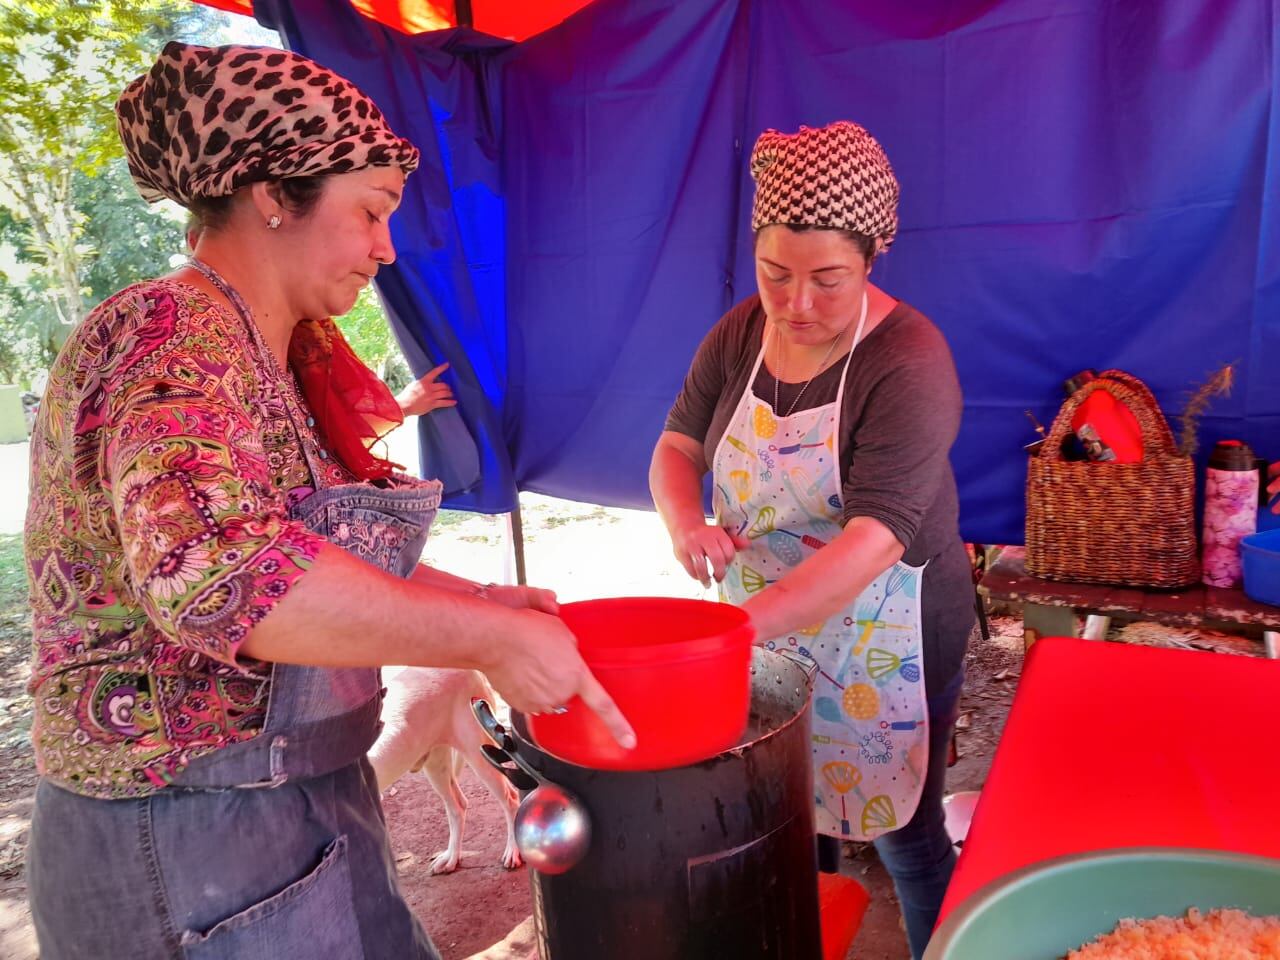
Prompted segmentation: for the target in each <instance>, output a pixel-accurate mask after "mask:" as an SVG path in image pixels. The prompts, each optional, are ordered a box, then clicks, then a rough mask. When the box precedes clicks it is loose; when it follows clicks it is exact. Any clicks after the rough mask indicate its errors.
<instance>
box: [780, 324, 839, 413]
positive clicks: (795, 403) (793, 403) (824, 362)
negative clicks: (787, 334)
mask: <svg viewBox="0 0 1280 960" xmlns="http://www.w3.org/2000/svg"><path fill="white" fill-rule="evenodd" d="M843 336H844V334H843V333H842V334H840V336H838V337H836V338H835V339H834V340H832V341H831V346H829V347H827V353H826V355H825V356H824V357H823V358H822V361H821V362H820V363H819V364H818V368H817V370H816V371H814V374H813V377H810V378H809V379H808V380H806V381H805V382H804V386H803V387H801V388H800V392H799V393H797V394H796V395H795V399H793V400H792V401H791V406H790V407H788V408H787V412H786V413H782V412H781V410H780V408H779V406H778V396H779V391H780V389H781V384H780V383H779V378H778V377H774V378H773V409H774V412H775V413H777V414H778V416H780V417H783V418H786V417H789V416H791V414H793V413H794V412H795V409H796V407H797V406H799V405H800V398H801V397H803V396H804V392H805V391H806V390H808V389H809V384H811V383H813V379H814V377H816V376H817V375H818V374H819V373H821V372H822V370H823V368H824V367H826V365H827V361H828V360H830V359H831V352H832V351H833V350H835V348H836V344H837V343H839V342H840V337H843ZM778 346H779V347H781V346H782V341H781V339H779V341H778ZM778 352H779V356H778V367H779V371H778V372H779V373H782V372H783V371H782V369H781V367H782V356H781V352H782V351H781V350H779V351H778Z"/></svg>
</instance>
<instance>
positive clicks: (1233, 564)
mask: <svg viewBox="0 0 1280 960" xmlns="http://www.w3.org/2000/svg"><path fill="white" fill-rule="evenodd" d="M1257 527H1258V466H1257V462H1256V461H1255V460H1254V456H1253V451H1252V450H1250V449H1249V446H1248V444H1246V443H1244V442H1242V441H1240V440H1221V441H1219V442H1218V444H1217V445H1216V446H1215V447H1214V448H1213V453H1212V454H1210V456H1209V466H1208V469H1207V470H1206V471H1205V482H1204V533H1203V536H1202V537H1201V542H1202V544H1203V546H1204V563H1203V567H1204V575H1203V576H1202V578H1201V579H1203V580H1204V582H1205V583H1207V584H1208V585H1209V586H1211V587H1238V586H1240V582H1241V575H1242V571H1241V568H1240V538H1241V537H1244V536H1247V535H1248V534H1251V533H1253V532H1254V531H1255V530H1256V529H1257Z"/></svg>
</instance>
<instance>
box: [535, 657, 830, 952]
mask: <svg viewBox="0 0 1280 960" xmlns="http://www.w3.org/2000/svg"><path fill="white" fill-rule="evenodd" d="M662 695H663V694H662V691H661V690H654V691H653V696H655V697H661V696H662ZM809 706H810V687H809V679H808V677H807V676H806V671H805V669H804V668H803V667H802V666H801V665H799V664H798V663H797V662H795V661H793V660H791V659H788V658H787V657H784V656H782V655H780V654H777V653H771V652H769V651H766V650H761V649H757V650H756V651H755V652H754V654H753V657H752V690H751V721H750V724H749V726H748V728H747V733H746V734H745V735H744V739H743V743H742V745H741V746H738V747H735V748H734V749H733V750H729V751H727V752H725V753H722V754H720V755H719V756H716V757H714V758H712V759H710V760H707V761H704V762H702V763H698V764H694V765H692V766H688V767H679V768H677V769H674V770H660V771H656V772H651V773H637V772H630V771H608V770H591V769H588V768H586V767H580V766H577V765H576V764H572V763H567V762H565V761H563V760H560V759H559V758H557V757H555V756H552V755H550V754H547V753H544V752H543V751H541V750H539V749H538V747H537V746H535V745H534V744H533V743H532V741H531V740H530V739H529V734H528V728H527V726H526V725H525V722H524V718H523V717H521V716H519V715H518V714H516V715H513V717H512V725H513V726H514V728H515V741H516V744H517V745H518V749H519V753H520V754H521V755H523V757H524V758H525V760H526V761H527V762H528V764H529V765H530V766H531V767H533V768H534V769H535V770H536V771H537V772H538V773H539V774H541V775H542V776H543V777H544V778H545V779H546V780H548V781H550V782H552V783H555V784H558V785H559V786H561V787H564V788H565V789H566V790H568V791H569V792H571V793H573V794H575V795H576V796H577V797H578V799H579V800H581V801H582V803H583V805H584V806H585V807H586V808H587V812H588V814H589V816H590V818H591V831H592V832H591V845H590V848H589V849H588V851H587V853H586V855H585V856H584V858H583V859H582V860H581V861H580V862H579V863H578V864H577V865H576V866H574V867H572V868H571V869H570V870H568V871H567V872H566V873H563V874H560V875H558V876H547V875H544V874H540V873H536V872H533V871H530V876H531V877H532V879H533V904H534V919H535V923H536V925H537V930H538V940H539V944H538V945H539V951H540V953H541V957H542V960H631V958H635V960H641V958H643V960H668V958H669V960H677V958H678V960H694V958H703V957H706V958H717V960H721V958H733V960H754V958H759V960H765V958H777V960H808V958H818V957H820V956H821V935H820V930H819V924H818V879H817V864H816V862H815V853H814V850H815V847H814V832H813V767H812V763H811V758H810V742H809ZM670 708H671V709H672V710H679V711H681V712H682V713H684V714H686V715H687V716H688V718H689V723H690V724H694V723H697V722H698V719H697V714H698V705H697V704H696V703H673V704H671V705H670Z"/></svg>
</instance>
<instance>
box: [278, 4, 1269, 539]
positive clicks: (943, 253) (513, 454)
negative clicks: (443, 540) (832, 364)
mask: <svg viewBox="0 0 1280 960" xmlns="http://www.w3.org/2000/svg"><path fill="white" fill-rule="evenodd" d="M258 8H259V17H260V19H262V20H263V22H264V23H267V24H268V25H270V26H274V27H276V28H277V29H280V30H282V32H283V33H284V34H285V35H286V36H287V37H288V39H289V42H290V44H291V45H292V46H294V48H295V49H298V50H300V51H302V52H305V53H307V54H309V55H311V56H314V57H316V58H317V59H319V60H321V61H322V62H324V63H327V64H329V65H330V66H332V67H333V68H334V69H336V70H338V71H340V72H342V73H343V74H345V75H347V76H349V77H350V78H351V79H353V80H355V81H356V82H357V83H358V84H359V85H360V86H361V87H363V88H365V89H366V90H367V92H369V93H370V94H371V95H372V96H373V97H374V98H375V99H376V100H377V101H378V102H379V104H381V105H382V106H383V107H384V109H385V110H386V112H387V114H388V115H389V116H390V118H391V121H392V123H393V125H394V126H395V128H396V129H397V130H398V131H401V132H402V133H403V134H404V135H406V136H408V137H410V138H411V139H413V140H414V141H415V142H416V143H418V144H419V146H421V147H423V149H424V154H425V161H424V164H423V171H422V172H420V173H419V174H417V175H415V176H414V177H413V178H411V179H410V195H409V197H407V199H406V204H405V209H404V212H403V213H402V214H401V215H400V216H399V218H398V224H397V226H396V239H397V241H398V242H399V244H400V261H399V263H398V264H397V265H396V267H395V268H394V269H393V270H390V271H384V274H383V276H381V277H380V280H379V283H380V291H381V293H382V295H383V297H384V300H385V302H386V303H387V304H388V307H389V308H390V310H391V312H392V315H393V317H394V319H395V323H396V326H397V330H398V332H399V333H400V335H401V338H402V342H404V343H405V345H406V349H407V352H408V353H409V356H410V358H411V360H413V362H414V364H415V366H416V367H419V368H425V366H426V365H428V364H429V363H430V362H432V361H436V362H438V361H439V360H441V359H446V360H449V361H450V362H451V363H452V364H453V367H454V371H455V372H456V373H457V374H458V379H457V380H456V381H455V388H456V389H457V390H458V392H459V396H460V400H461V403H460V406H459V412H460V413H459V416H458V417H456V418H455V419H452V420H441V421H439V422H437V423H434V424H433V423H428V424H427V425H426V426H425V427H424V429H425V430H427V431H429V432H433V435H432V436H429V437H428V438H427V439H428V440H429V441H431V444H430V445H429V447H428V453H427V458H428V461H429V462H428V469H431V470H432V471H433V472H443V473H444V474H445V475H446V478H447V480H448V481H449V483H450V486H451V489H452V490H453V491H454V492H452V493H451V494H450V496H449V499H448V505H450V506H454V507H460V508H466V509H478V510H484V511H492V512H496V511H503V510H507V509H510V508H511V507H512V506H513V504H514V502H515V501H514V498H515V492H516V490H517V489H520V490H536V491H540V492H545V493H550V494H555V495H558V496H565V497H570V498H574V499H579V500H588V501H595V502H600V503H606V504H618V505H627V506H646V505H648V493H647V489H646V481H645V472H646V465H647V461H648V456H649V452H650V450H651V449H652V445H653V442H654V440H655V439H656V437H657V434H658V432H659V430H660V429H661V426H662V421H663V416H664V414H665V411H666V408H667V406H668V405H669V403H670V401H671V399H672V397H673V396H674V394H675V391H676V389H677V388H678V386H679V383H680V380H681V378H682V376H683V374H684V371H685V369H686V367H687V365H688V361H689V359H690V357H691V356H692V354H693V351H694V349H695V347H696V345H697V343H698V341H699V340H700V339H701V337H702V335H703V334H704V333H705V332H706V330H707V329H708V328H709V327H710V326H711V324H712V323H714V322H715V320H716V319H717V318H718V317H719V315H720V314H721V313H722V312H723V311H724V310H725V309H727V308H728V306H729V305H731V304H732V303H733V302H735V301H736V300H739V299H741V298H742V297H744V296H746V295H747V294H749V293H750V292H752V290H753V288H754V274H753V270H752V264H751V245H750V236H749V227H748V219H749V214H750V197H751V182H750V178H749V176H748V175H747V171H746V157H747V154H748V153H749V151H750V147H751V144H752V142H753V141H754V139H755V136H756V135H757V134H758V133H759V131H760V130H761V129H763V128H765V127H777V128H780V129H794V128H796V127H798V126H799V125H800V124H810V125H817V124H823V123H827V122H829V121H832V120H835V119H840V118H847V119H853V120H856V121H858V122H860V123H862V124H864V125H865V126H866V127H867V128H868V129H870V130H871V131H872V133H874V134H875V135H876V136H877V137H878V138H879V139H880V140H881V142H882V143H884V145H885V148H886V149H887V151H888V153H889V157H890V159H891V160H892V162H893V164H894V167H895V169H896V170H897V173H898V176H899V179H900V180H901V182H902V210H901V220H902V224H903V229H902V232H901V234H900V236H899V240H898V242H897V243H896V244H895V246H894V249H893V251H892V253H891V254H890V256H888V257H887V258H885V259H884V261H883V262H882V263H881V264H878V265H877V267H876V271H875V274H874V275H873V276H874V279H875V280H876V282H878V283H879V284H880V285H881V286H883V287H884V288H885V289H887V290H888V291H889V292H890V293H893V294H894V295H896V296H899V297H901V298H902V299H905V300H907V301H909V302H911V303H912V304H914V305H915V306H916V307H918V308H919V309H921V310H923V311H924V312H925V313H927V314H928V315H929V316H931V317H932V318H933V319H934V321H935V322H936V323H938V325H939V326H940V327H941V328H942V329H943V330H944V332H945V333H946V334H947V337H948V339H949V341H950V342H951V345H952V349H953V351H954V353H955V356H956V360H957V364H958V367H959V370H960V376H961V381H962V383H963V386H964V390H965V417H964V423H963V427H962V431H961V436H960V439H959V440H958V441H957V444H956V446H955V448H954V449H953V451H952V459H953V462H954V464H955V466H956V471H957V476H958V478H959V481H960V492H961V501H962V511H961V523H962V530H963V533H964V535H965V537H966V538H968V539H972V540H979V541H983V542H998V543H1017V542H1021V540H1022V485H1023V482H1024V478H1025V468H1026V466H1025V459H1024V456H1023V453H1022V445H1023V444H1025V443H1027V442H1029V441H1030V440H1032V439H1034V434H1032V433H1031V430H1030V425H1029V424H1028V422H1027V419H1026V417H1025V415H1024V413H1023V411H1024V410H1027V409H1031V410H1032V411H1033V412H1034V413H1035V415H1036V416H1037V417H1038V418H1039V419H1040V420H1041V421H1042V422H1044V423H1046V424H1048V422H1049V421H1050V420H1051V418H1052V416H1053V413H1054V411H1055V409H1056V407H1057V404H1058V402H1059V400H1060V399H1061V387H1060V383H1061V381H1062V380H1063V379H1064V378H1065V377H1067V376H1069V375H1070V374H1073V373H1075V372H1076V371H1077V370H1079V369H1080V368H1082V367H1086V366H1092V367H1096V368H1099V369H1101V368H1105V367H1111V366H1116V367H1121V368H1124V369H1126V370H1129V371H1130V372H1132V373H1134V374H1136V375H1138V376H1140V377H1142V378H1143V379H1145V380H1146V381H1147V382H1148V383H1149V384H1150V385H1151V386H1152V388H1153V389H1154V390H1155V391H1156V393H1157V396H1158V397H1159V398H1160V399H1161V401H1162V403H1163V405H1164V407H1165V410H1166V413H1168V414H1169V415H1170V416H1171V417H1174V416H1176V414H1177V413H1178V412H1179V411H1180V410H1181V408H1182V405H1183V402H1184V400H1185V394H1186V391H1187V390H1188V388H1189V387H1191V386H1192V385H1193V384H1195V383H1197V382H1199V381H1201V380H1203V379H1204V377H1205V376H1206V375H1207V374H1208V373H1209V372H1211V371H1212V370H1213V369H1215V368H1216V367H1217V366H1219V365H1220V364H1221V363H1223V362H1226V361H1230V360H1238V361H1240V368H1239V372H1240V380H1239V384H1240V385H1239V388H1238V389H1237V390H1236V392H1235V394H1234V395H1233V396H1232V397H1231V398H1229V399H1225V400H1219V401H1217V402H1216V403H1215V405H1214V407H1213V409H1212V413H1211V416H1210V417H1208V418H1206V420H1205V421H1204V422H1203V424H1202V427H1201V448H1202V450H1207V449H1208V448H1209V447H1211V446H1212V443H1213V441H1215V440H1217V439H1219V438H1222V437H1226V436H1236V437H1240V438H1241V439H1244V440H1247V441H1248V442H1250V443H1251V444H1252V445H1253V446H1254V447H1255V449H1257V450H1258V451H1259V453H1261V454H1264V455H1270V456H1272V457H1280V430H1278V429H1277V428H1278V427H1280V378H1277V377H1275V376H1272V375H1268V374H1267V370H1269V369H1273V368H1275V367H1276V366H1277V365H1278V364H1280V282H1278V281H1280V246H1278V245H1277V239H1276V232H1275V229H1276V228H1275V226H1274V221H1275V220H1276V217H1275V212H1276V210H1277V201H1278V200H1280V195H1278V194H1277V190H1278V189H1280V188H1278V186H1277V175H1276V172H1275V169H1276V164H1275V162H1274V160H1273V158H1272V153H1273V151H1274V145H1275V144H1276V143H1277V135H1280V126H1278V123H1280V122H1278V121H1277V116H1276V108H1275V93H1276V80H1275V78H1276V76H1277V70H1276V62H1275V61H1276V56H1277V43H1276V27H1275V22H1276V17H1275V9H1274V4H1270V3H1257V4H1221V3H1216V2H1214V0H1159V2H1154V3H1150V4H1143V5H1141V9H1137V8H1135V6H1134V5H1132V4H1126V3H1123V2H1119V0H1114V2H1100V0H1092V2H1086V0H1077V2H1067V0H1062V2H1046V3H1034V4H1032V3H1025V2H996V0H987V2H976V0H974V2H954V0H947V2H944V0H925V2H921V3H915V4H910V5H902V4H884V3H881V2H877V0H809V2H806V3H804V4H796V3H788V2H784V0H597V2H596V3H594V4H592V5H590V6H589V7H587V8H586V9H584V10H583V11H581V12H580V13H578V14H577V15H575V16H573V17H571V18H570V19H569V20H567V21H565V22H564V23H563V24H561V25H560V26H558V27H556V28H554V29H552V30H550V31H547V32H546V33H544V34H541V35H539V36H536V37H533V38H531V39H530V40H527V41H525V42H523V43H520V44H515V45H509V44H504V43H501V42H498V41H486V40H484V38H481V37H479V35H476V34H473V33H469V32H466V31H451V32H449V33H446V34H438V35H425V36H421V37H417V38H407V37H403V36H400V35H398V34H392V33H390V32H388V31H384V30H381V29H380V28H377V27H372V26H371V25H369V24H368V22H367V21H363V20H362V19H361V18H359V17H358V16H356V15H354V14H352V13H351V11H350V8H349V7H348V6H347V5H346V3H345V2H343V0H305V2H304V0H298V2H293V3H286V2H284V0H273V2H272V3H262V2H260V3H259V4H258ZM426 419H427V420H428V421H432V420H434V418H426ZM472 441H474V443H472Z"/></svg>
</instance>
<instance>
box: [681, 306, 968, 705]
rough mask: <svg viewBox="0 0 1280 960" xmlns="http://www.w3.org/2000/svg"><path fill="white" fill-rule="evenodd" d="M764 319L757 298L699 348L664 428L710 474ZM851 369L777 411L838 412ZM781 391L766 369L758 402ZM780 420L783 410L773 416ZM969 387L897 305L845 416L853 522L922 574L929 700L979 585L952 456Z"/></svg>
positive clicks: (941, 344) (847, 507) (851, 386)
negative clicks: (696, 449)
mask: <svg viewBox="0 0 1280 960" xmlns="http://www.w3.org/2000/svg"><path fill="white" fill-rule="evenodd" d="M764 325H765V315H764V309H763V308H762V307H761V305H760V298H759V297H758V296H751V297H748V298H747V299H746V300H744V301H742V302H741V303H739V304H738V305H737V306H735V307H734V308H733V309H731V310H730V311H729V312H728V313H726V314H725V315H724V316H723V317H721V318H720V320H719V322H718V323H717V324H716V325H715V326H714V327H713V328H712V329H711V332H710V333H708V334H707V336H706V338H705V339H704V340H703V341H702V344H701V346H699V347H698V352H697V353H696V354H695V355H694V358H693V364H692V366H691V367H690V369H689V373H688V375H687V376H686V377H685V381H684V386H683V387H682V388H681V390H680V394H679V396H678V397H677V398H676V402H675V405H674V406H673V407H672V408H671V412H670V413H669V414H668V415H667V424H666V429H668V430H672V431H674V432H676V433H682V434H684V435H685V436H688V437H692V438H693V439H695V440H698V441H700V442H701V443H702V445H703V451H704V456H705V457H706V463H707V467H708V469H710V465H711V463H712V459H713V457H714V455H715V449H716V446H717V444H719V442H720V438H721V437H722V436H723V435H724V431H725V429H726V427H727V426H728V423H729V420H730V418H731V417H732V416H733V412H734V410H735V409H736V408H737V406H738V401H739V400H741V398H742V395H743V392H744V391H745V390H746V388H747V380H748V378H749V377H750V376H751V370H752V368H753V367H754V366H755V363H756V359H757V357H758V356H759V354H760V348H761V344H762V342H763V336H764ZM844 368H845V363H844V358H843V357H842V358H840V359H839V360H837V361H836V362H835V363H833V364H832V365H831V366H830V367H829V368H828V369H827V370H825V371H823V372H822V373H821V374H819V375H818V376H817V377H815V378H814V380H813V382H812V383H810V384H809V386H808V387H807V388H804V392H803V394H801V389H802V388H803V387H804V385H803V384H802V383H785V382H783V383H781V384H780V385H778V405H779V407H781V410H782V411H784V412H785V411H789V410H791V406H792V403H793V402H795V400H796V398H797V396H799V397H800V400H799V403H798V404H797V405H796V407H795V409H796V411H800V410H811V409H813V408H814V407H820V406H822V405H824V404H828V403H832V402H834V401H835V399H836V397H837V395H838V392H839V389H840V378H841V375H842V373H843V372H844ZM774 387H775V382H774V378H773V376H772V374H770V372H769V370H768V367H767V366H765V365H764V364H761V365H760V370H759V373H757V375H756V378H755V382H754V383H753V384H752V391H753V393H754V394H755V396H756V397H758V398H759V399H761V400H763V401H764V402H766V403H768V404H769V405H770V406H772V405H773V397H774ZM774 412H775V413H779V411H777V410H775V411H774ZM960 413H961V397H960V383H959V380H958V379H957V377H956V371H955V364H954V363H953V362H952V359H951V351H950V349H949V348H948V347H947V343H946V340H945V339H944V338H943V336H942V333H941V331H939V330H938V328H937V327H935V326H934V325H933V324H932V323H931V322H930V321H929V320H928V318H926V317H925V316H924V315H923V314H921V313H920V312H919V311H917V310H915V309H914V308H912V307H910V306H908V305H907V304H905V303H899V304H898V305H897V306H895V307H894V308H893V310H891V311H890V313H889V315H888V316H887V317H885V318H884V320H882V321H881V322H880V324H879V325H878V326H876V327H875V329H873V330H872V331H871V332H870V333H868V334H867V335H866V336H865V337H863V339H862V342H861V343H860V344H859V345H858V347H857V349H856V350H855V351H854V354H853V359H852V360H851V362H850V363H849V372H848V377H847V380H846V382H845V388H844V398H843V403H842V409H841V411H840V468H841V472H842V474H843V476H844V478H845V479H844V484H843V489H842V495H843V500H844V521H845V522H846V523H847V522H848V521H849V520H850V519H852V518H853V517H871V518H873V519H876V520H879V521H880V522H881V523H883V524H884V525H885V526H886V527H888V528H889V529H890V530H891V531H893V534H894V536H896V537H897V538H898V540H899V541H901V543H902V544H903V547H904V548H905V552H904V554H903V560H904V561H905V562H907V563H910V564H922V563H928V567H927V568H926V570H925V574H924V602H923V608H922V619H923V628H924V635H925V636H924V655H925V656H924V661H925V674H926V678H925V679H926V687H927V691H928V694H929V695H930V696H931V697H932V696H936V695H937V694H939V693H941V692H942V690H943V689H944V688H945V687H946V686H947V684H948V683H950V681H951V680H952V679H953V678H954V677H955V675H956V673H957V672H958V671H959V670H960V667H961V665H962V663H963V660H964V649H965V644H966V642H967V640H968V636H969V631H970V629H971V628H972V625H973V618H974V594H973V581H972V579H971V576H970V572H969V561H968V555H967V554H966V553H965V550H964V544H963V543H962V542H961V539H960V533H959V502H958V499H957V496H956V482H955V475H954V474H953V473H952V470H951V462H950V460H949V458H948V453H949V451H950V449H951V444H952V443H953V442H954V441H955V438H956V433H957V431H958V430H959V427H960Z"/></svg>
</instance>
